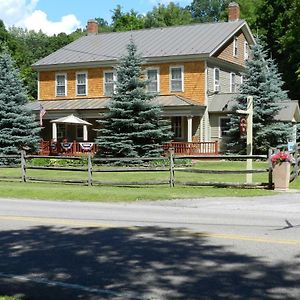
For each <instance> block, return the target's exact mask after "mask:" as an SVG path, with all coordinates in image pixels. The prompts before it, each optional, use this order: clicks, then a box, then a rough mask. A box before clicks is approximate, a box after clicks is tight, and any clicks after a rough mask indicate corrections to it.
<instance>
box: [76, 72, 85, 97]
mask: <svg viewBox="0 0 300 300" xmlns="http://www.w3.org/2000/svg"><path fill="white" fill-rule="evenodd" d="M76 95H77V96H86V95H87V72H80V73H79V72H78V73H76Z"/></svg>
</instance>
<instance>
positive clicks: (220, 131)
mask: <svg viewBox="0 0 300 300" xmlns="http://www.w3.org/2000/svg"><path fill="white" fill-rule="evenodd" d="M222 119H230V118H229V117H226V116H224V117H219V138H220V139H221V138H223V136H222V130H221V120H222Z"/></svg>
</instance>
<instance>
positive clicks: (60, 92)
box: [55, 74, 67, 96]
mask: <svg viewBox="0 0 300 300" xmlns="http://www.w3.org/2000/svg"><path fill="white" fill-rule="evenodd" d="M55 77H56V78H55V94H56V96H66V95H67V75H66V74H56V76H55Z"/></svg>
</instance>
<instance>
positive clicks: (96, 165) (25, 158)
mask: <svg viewBox="0 0 300 300" xmlns="http://www.w3.org/2000/svg"><path fill="white" fill-rule="evenodd" d="M272 151H273V150H270V152H269V156H267V155H251V156H247V155H192V156H191V155H188V156H176V155H174V151H173V150H172V149H171V150H170V151H169V155H168V156H167V157H157V158H153V157H144V158H138V161H139V162H143V163H148V165H147V166H141V165H137V166H126V167H124V166H119V167H117V166H110V167H109V168H108V167H103V164H107V163H111V164H113V163H116V162H117V163H122V164H126V163H132V161H133V159H132V158H93V157H92V156H91V155H88V156H87V157H71V156H67V157H66V156H57V157H55V158H54V157H53V156H40V155H26V153H25V151H21V154H20V155H8V156H0V179H4V180H12V179H19V180H21V181H22V182H30V181H32V182H33V181H34V182H43V181H45V182H56V183H77V184H85V185H88V186H92V185H114V186H130V185H133V186H139V185H143V186H149V185H163V184H167V185H169V186H170V187H174V186H175V185H176V186H177V185H178V186H179V185H181V186H182V185H184V186H215V187H244V188H246V187H253V188H255V187H256V188H269V189H272V188H273V182H272V170H273V167H272V163H271V158H270V155H271V154H272V153H273V152H272ZM12 159H15V160H16V159H17V160H18V161H19V162H18V164H17V165H4V164H1V160H12ZM32 159H56V160H68V161H82V162H83V161H85V163H84V166H38V165H32V164H30V163H29V161H30V160H32ZM183 159H188V160H193V161H194V160H201V161H205V160H218V161H220V160H226V161H228V160H231V161H233V160H235V161H245V160H247V159H252V160H260V161H265V162H266V161H268V167H267V168H264V169H252V170H246V169H239V170H210V169H209V170H208V169H207V170H205V169H198V168H192V167H183V166H176V164H175V161H180V160H183ZM155 161H160V162H163V166H161V167H153V165H151V163H150V164H149V162H155ZM298 163H299V157H298V158H297V164H296V165H297V167H295V168H294V171H293V174H292V176H291V178H293V179H294V178H295V177H296V176H297V175H298V174H299V168H298ZM203 164H204V165H205V163H203ZM2 167H3V168H8V167H14V168H16V167H18V168H20V170H21V172H20V174H21V175H20V176H19V177H17V176H1V175H2V174H1V168H2ZM28 170H43V171H49V170H52V171H53V170H54V171H57V172H60V171H74V172H85V173H86V179H60V178H42V177H32V176H28V174H27V171H28ZM107 172H110V173H112V172H114V173H129V172H166V173H168V176H166V178H168V179H166V180H149V181H145V180H136V181H119V182H117V181H111V182H109V181H100V180H95V178H94V177H96V176H93V174H95V173H107ZM179 172H186V173H195V174H217V175H220V176H222V175H224V174H245V175H246V174H255V173H268V176H267V177H268V180H266V182H258V183H244V182H221V181H220V182H203V181H198V180H194V181H186V180H185V181H180V180H176V175H177V174H178V173H179Z"/></svg>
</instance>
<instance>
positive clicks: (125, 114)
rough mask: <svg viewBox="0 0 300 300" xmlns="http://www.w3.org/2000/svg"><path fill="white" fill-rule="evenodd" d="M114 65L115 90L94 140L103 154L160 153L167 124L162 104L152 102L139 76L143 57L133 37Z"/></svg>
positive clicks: (166, 134) (165, 138)
mask: <svg viewBox="0 0 300 300" xmlns="http://www.w3.org/2000/svg"><path fill="white" fill-rule="evenodd" d="M127 50H128V54H127V55H126V56H124V57H122V58H121V60H120V62H119V65H118V66H117V68H116V72H117V78H118V80H117V82H116V92H115V94H114V95H113V96H112V99H111V102H110V104H109V111H108V112H107V113H105V114H104V115H103V119H102V120H99V123H100V124H101V125H102V128H101V129H100V130H99V132H98V138H97V139H96V143H97V144H98V145H99V147H100V153H99V155H100V156H102V157H141V156H159V155H160V153H161V151H162V150H161V149H162V147H161V145H162V143H164V142H167V141H168V140H169V139H170V136H171V134H170V130H169V126H168V125H167V124H166V122H165V121H163V120H162V119H161V107H160V106H157V105H154V104H153V103H151V100H152V99H153V98H154V95H153V94H150V93H147V92H146V90H145V87H146V82H145V81H143V80H142V79H141V77H142V69H141V64H142V60H141V58H140V56H139V55H138V54H137V49H136V46H135V44H134V42H133V41H131V42H130V44H129V45H128V46H127Z"/></svg>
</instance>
